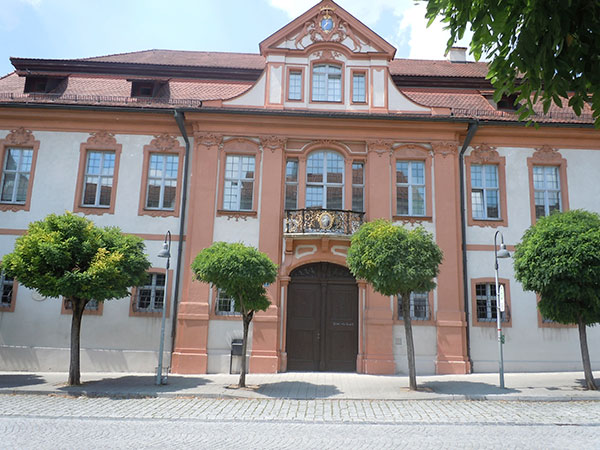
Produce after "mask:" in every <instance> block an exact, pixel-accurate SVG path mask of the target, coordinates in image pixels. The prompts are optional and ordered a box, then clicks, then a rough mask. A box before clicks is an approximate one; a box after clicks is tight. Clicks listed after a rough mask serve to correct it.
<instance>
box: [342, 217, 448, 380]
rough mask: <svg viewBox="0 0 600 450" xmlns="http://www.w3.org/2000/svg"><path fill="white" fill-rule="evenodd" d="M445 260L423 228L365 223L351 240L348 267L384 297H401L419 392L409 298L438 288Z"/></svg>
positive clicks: (411, 367)
mask: <svg viewBox="0 0 600 450" xmlns="http://www.w3.org/2000/svg"><path fill="white" fill-rule="evenodd" d="M442 259H443V254H442V251H441V250H440V248H439V247H438V246H437V244H436V243H435V242H434V240H433V236H432V235H431V234H430V233H428V232H427V231H425V229H423V228H422V227H417V228H414V229H412V230H408V229H406V228H403V227H400V226H396V225H394V224H392V223H391V222H390V221H388V220H383V219H379V220H375V221H373V222H367V223H364V224H363V225H362V226H361V227H360V228H359V229H358V231H357V232H356V233H355V234H354V236H352V243H351V245H350V249H349V250H348V267H349V268H350V271H351V272H352V273H353V274H354V276H355V277H357V278H361V279H363V280H366V281H367V282H368V283H370V284H371V285H372V286H373V289H374V290H375V291H377V292H379V293H380V294H383V295H386V296H387V295H394V296H395V295H400V296H401V298H402V316H403V318H404V330H405V333H406V348H407V355H406V356H407V358H408V374H409V385H410V389H412V390H416V389H417V376H416V369H415V349H414V343H413V335H412V325H411V319H410V294H411V293H412V292H426V291H430V290H431V289H433V288H435V282H434V278H435V277H436V276H437V275H438V273H439V265H440V264H441V262H442Z"/></svg>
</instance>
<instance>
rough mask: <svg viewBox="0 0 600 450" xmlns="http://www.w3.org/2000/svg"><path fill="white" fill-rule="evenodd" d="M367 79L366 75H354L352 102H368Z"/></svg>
mask: <svg viewBox="0 0 600 450" xmlns="http://www.w3.org/2000/svg"><path fill="white" fill-rule="evenodd" d="M365 78H366V77H365V74H364V73H355V74H353V75H352V101H353V102H355V103H365V102H366V101H367V88H366V83H365Z"/></svg>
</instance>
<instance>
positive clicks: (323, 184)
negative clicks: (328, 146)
mask: <svg viewBox="0 0 600 450" xmlns="http://www.w3.org/2000/svg"><path fill="white" fill-rule="evenodd" d="M318 154H323V165H322V166H321V170H322V171H321V174H322V175H323V181H322V182H320V183H319V182H314V181H313V182H309V181H308V176H309V169H308V167H309V165H310V160H311V158H314V157H316V156H317V155H318ZM328 154H333V155H336V156H337V157H339V158H341V161H342V171H341V172H336V173H341V174H342V182H341V183H334V182H329V181H328V179H327V165H328V163H327V155H328ZM344 169H345V160H344V156H343V155H341V154H339V153H338V152H336V151H333V150H319V151H316V152H312V153H311V154H310V155H309V156H308V158H306V207H307V208H318V207H319V205H309V203H308V202H309V198H308V188H309V187H321V188H323V193H322V198H321V205H320V207H321V208H323V209H340V210H341V209H344V204H345V203H344V195H345V192H344V191H345V189H344V185H345V175H346V174H345V170H344ZM334 187H335V188H339V187H341V188H342V201H341V208H333V207H331V206H329V205H328V204H327V191H328V189H329V188H334Z"/></svg>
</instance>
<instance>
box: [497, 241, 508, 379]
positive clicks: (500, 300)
mask: <svg viewBox="0 0 600 450" xmlns="http://www.w3.org/2000/svg"><path fill="white" fill-rule="evenodd" d="M498 235H500V239H501V240H500V250H499V251H498V244H497V243H496V240H497V238H498ZM498 258H510V253H509V252H508V250H506V245H504V235H503V234H502V233H501V232H500V230H498V231H496V234H494V262H495V269H496V270H495V272H496V273H495V275H496V325H497V328H498V352H499V354H500V360H499V361H498V363H499V370H500V387H501V388H502V389H504V356H503V354H502V344H503V343H504V342H503V341H504V336H502V319H501V317H500V315H501V313H502V312H503V311H504V290H502V292H500V287H499V283H498Z"/></svg>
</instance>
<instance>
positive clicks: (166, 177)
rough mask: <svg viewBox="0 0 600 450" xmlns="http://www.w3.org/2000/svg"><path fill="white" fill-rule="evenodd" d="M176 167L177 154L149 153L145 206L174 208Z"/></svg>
mask: <svg viewBox="0 0 600 450" xmlns="http://www.w3.org/2000/svg"><path fill="white" fill-rule="evenodd" d="M178 169H179V156H178V155H163V154H157V153H152V154H150V162H149V165H148V187H147V191H146V208H148V209H164V210H169V211H173V210H174V209H175V198H176V194H177V173H178Z"/></svg>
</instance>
